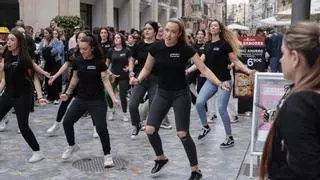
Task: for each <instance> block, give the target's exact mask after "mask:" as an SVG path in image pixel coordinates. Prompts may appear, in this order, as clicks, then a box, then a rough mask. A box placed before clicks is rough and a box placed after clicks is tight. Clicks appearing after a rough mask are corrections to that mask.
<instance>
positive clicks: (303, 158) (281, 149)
mask: <svg viewBox="0 0 320 180" xmlns="http://www.w3.org/2000/svg"><path fill="white" fill-rule="evenodd" d="M277 118H278V119H277V121H276V124H275V125H276V133H275V137H274V139H273V148H272V156H271V160H270V161H269V162H270V163H269V166H268V173H269V175H270V176H271V179H283V180H285V179H288V180H289V179H290V180H291V179H297V180H298V179H320V171H319V170H320V94H318V93H315V92H312V91H310V92H299V93H296V94H293V95H291V96H289V97H288V98H287V100H285V101H284V103H283V105H282V107H281V109H280V110H279V113H278V115H277Z"/></svg>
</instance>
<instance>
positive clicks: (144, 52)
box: [132, 41, 154, 74]
mask: <svg viewBox="0 0 320 180" xmlns="http://www.w3.org/2000/svg"><path fill="white" fill-rule="evenodd" d="M153 43H154V42H153ZM153 43H150V44H149V43H145V42H144V41H141V42H139V43H138V44H137V45H135V54H133V56H132V57H133V58H134V59H136V60H138V64H136V65H135V66H134V72H135V73H140V71H141V70H142V69H143V66H144V64H145V63H146V60H147V57H148V53H149V49H150V46H151V45H152V44H153ZM151 74H153V72H151Z"/></svg>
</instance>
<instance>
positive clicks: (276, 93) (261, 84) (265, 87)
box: [251, 73, 290, 153]
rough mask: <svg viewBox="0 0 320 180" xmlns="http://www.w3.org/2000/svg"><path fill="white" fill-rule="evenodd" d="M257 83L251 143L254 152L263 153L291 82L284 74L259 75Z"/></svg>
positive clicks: (257, 75) (256, 78)
mask: <svg viewBox="0 0 320 180" xmlns="http://www.w3.org/2000/svg"><path fill="white" fill-rule="evenodd" d="M255 82H256V83H255V94H254V98H253V102H254V105H253V117H252V137H251V138H252V139H251V142H252V152H256V153H262V151H263V147H264V142H265V140H266V138H267V135H268V133H269V130H270V127H271V123H272V120H273V118H274V117H275V110H276V109H277V105H278V104H279V101H280V99H281V97H282V96H283V95H284V93H285V90H286V88H287V87H288V86H289V85H290V82H289V81H287V80H285V79H284V78H283V74H282V73H257V74H256V77H255ZM266 111H267V112H268V113H267V115H266V113H265V112H266Z"/></svg>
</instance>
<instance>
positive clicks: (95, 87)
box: [73, 56, 107, 100]
mask: <svg viewBox="0 0 320 180" xmlns="http://www.w3.org/2000/svg"><path fill="white" fill-rule="evenodd" d="M78 57H79V56H78ZM80 57H81V56H80ZM80 57H79V58H77V59H76V60H75V61H74V62H73V69H74V70H77V74H78V77H79V82H78V95H77V97H78V98H79V99H81V100H104V95H105V94H104V85H103V82H102V79H101V72H103V71H105V70H106V69H107V65H106V64H105V63H104V60H102V59H92V60H85V59H83V58H82V57H81V58H80Z"/></svg>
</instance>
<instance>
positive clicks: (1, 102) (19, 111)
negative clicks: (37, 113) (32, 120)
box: [0, 89, 40, 151]
mask: <svg viewBox="0 0 320 180" xmlns="http://www.w3.org/2000/svg"><path fill="white" fill-rule="evenodd" d="M30 91H31V89H29V90H28V91H27V92H24V93H23V94H22V95H21V96H20V97H9V96H8V95H7V94H6V92H4V93H3V94H2V96H0V119H3V118H4V117H5V115H7V113H8V112H9V111H10V109H11V108H12V107H13V108H14V110H15V113H16V116H17V120H18V126H19V129H20V131H21V134H22V136H23V138H24V139H25V141H26V142H27V143H28V145H29V146H30V147H31V149H32V150H33V151H39V150H40V147H39V144H38V141H37V139H36V138H35V136H34V134H33V132H32V130H31V129H30V127H29V111H30V96H31V93H30Z"/></svg>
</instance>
